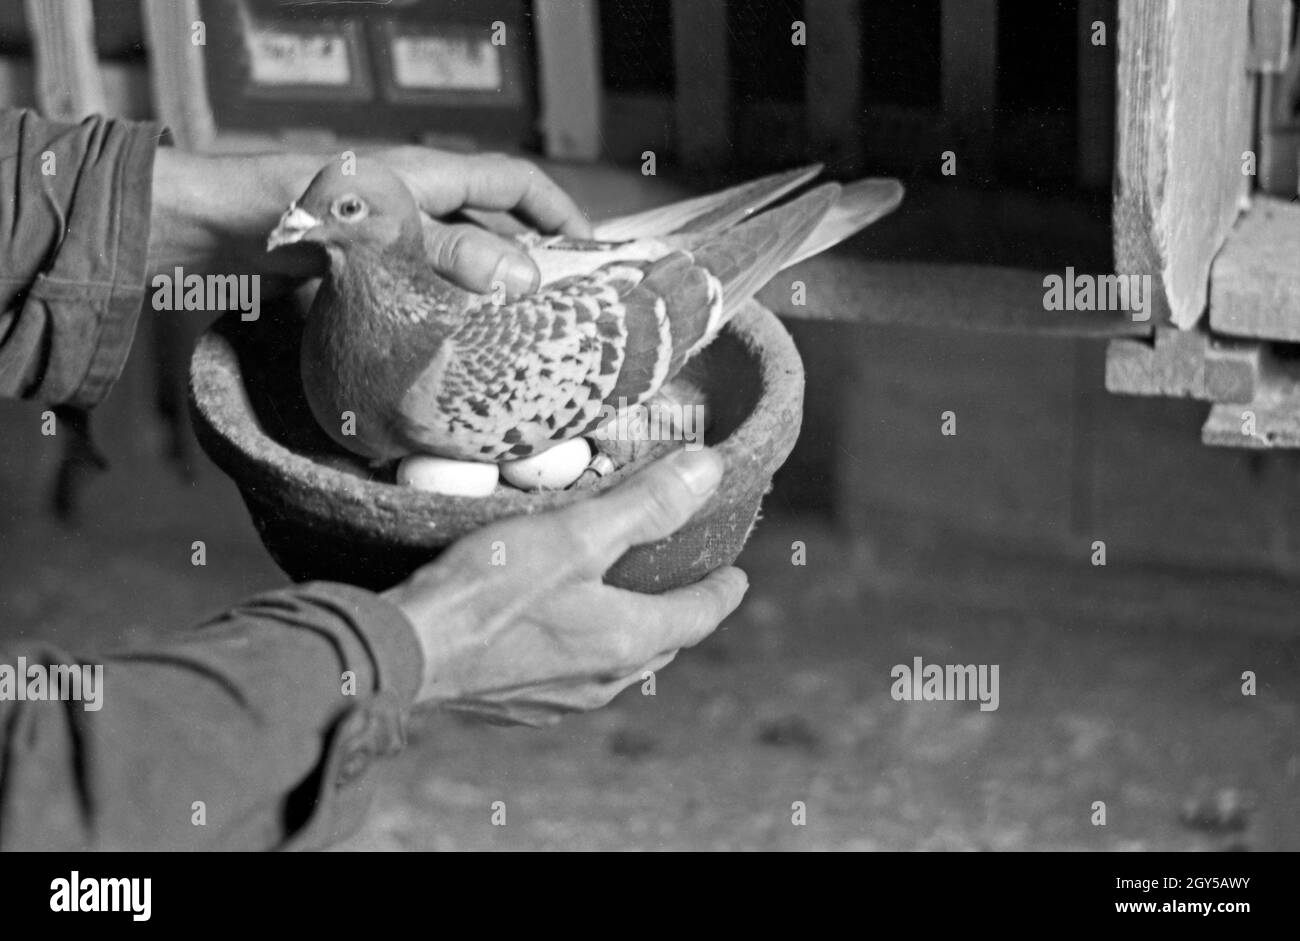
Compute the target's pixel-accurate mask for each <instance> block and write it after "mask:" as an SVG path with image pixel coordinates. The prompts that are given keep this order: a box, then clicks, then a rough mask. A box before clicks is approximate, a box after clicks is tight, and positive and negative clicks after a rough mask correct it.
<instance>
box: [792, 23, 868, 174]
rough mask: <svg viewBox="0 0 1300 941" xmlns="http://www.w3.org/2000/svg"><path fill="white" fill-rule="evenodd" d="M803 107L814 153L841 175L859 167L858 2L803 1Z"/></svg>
mask: <svg viewBox="0 0 1300 941" xmlns="http://www.w3.org/2000/svg"><path fill="white" fill-rule="evenodd" d="M804 22H805V23H806V25H807V27H808V47H807V55H806V56H805V57H804V61H805V66H804V68H805V73H806V78H807V87H806V100H805V107H806V112H807V127H808V143H809V148H810V150H811V151H812V154H813V155H816V156H817V157H818V159H820V160H822V161H824V162H825V163H827V164H828V165H829V166H831V167H832V168H834V170H835V171H836V172H839V173H853V172H856V171H858V170H859V169H861V165H862V124H863V118H862V79H861V76H862V40H861V36H862V23H861V19H860V13H859V9H858V4H857V3H853V2H846V0H805V3H804Z"/></svg>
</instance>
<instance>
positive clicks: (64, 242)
mask: <svg viewBox="0 0 1300 941" xmlns="http://www.w3.org/2000/svg"><path fill="white" fill-rule="evenodd" d="M162 134H163V131H162V129H161V128H160V127H159V126H158V125H156V124H151V123H136V122H129V121H114V120H109V119H107V118H101V117H91V118H87V119H86V120H84V121H82V122H80V123H79V124H66V123H58V122H53V121H46V120H44V119H42V118H40V117H39V116H37V115H35V114H33V113H32V112H30V111H12V110H9V111H0V148H2V149H3V150H2V151H0V395H2V396H6V397H21V398H31V399H40V400H41V401H44V402H48V403H51V404H66V405H72V406H78V407H90V406H93V405H95V404H97V403H98V402H100V401H101V400H102V399H103V398H104V396H105V395H107V393H108V390H109V388H110V387H111V386H112V384H113V382H114V381H115V380H116V379H117V377H118V376H119V375H120V374H121V372H122V367H123V364H124V363H125V361H126V354H127V351H128V350H129V349H130V347H131V340H132V337H133V336H134V333H135V326H136V321H137V319H138V317H139V314H140V308H141V305H142V303H143V298H144V282H145V265H146V262H147V254H148V245H149V213H150V208H151V206H150V199H151V194H152V179H153V158H154V152H155V149H156V147H157V144H158V142H159V140H160V137H161V136H162Z"/></svg>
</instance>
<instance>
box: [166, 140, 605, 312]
mask: <svg viewBox="0 0 1300 941" xmlns="http://www.w3.org/2000/svg"><path fill="white" fill-rule="evenodd" d="M344 157H345V155H343V154H333V155H326V154H266V155H256V156H233V155H204V154H191V153H185V152H183V151H178V150H175V149H174V148H168V147H164V148H160V149H159V151H158V153H157V156H156V158H155V164H154V180H153V212H152V220H151V221H152V226H151V231H150V239H149V265H150V271H151V272H154V271H168V272H169V271H170V270H171V269H172V268H173V267H176V266H181V267H183V268H185V269H186V271H187V273H197V274H210V273H211V274H243V273H249V274H258V275H261V276H262V289H261V293H262V296H263V297H272V296H275V295H277V294H282V293H284V292H286V291H288V290H290V289H291V288H292V287H293V286H294V285H295V284H297V283H298V282H301V281H304V280H306V279H308V278H312V277H317V276H319V275H321V274H322V273H323V272H324V264H325V260H324V257H323V256H322V255H320V254H319V253H317V252H316V251H315V250H314V249H313V248H312V247H311V246H305V245H297V246H292V245H291V246H286V247H284V248H280V249H277V250H276V251H274V252H267V251H266V237H267V235H268V233H269V232H270V231H271V229H273V228H274V227H275V224H276V222H277V221H278V220H279V218H280V215H281V214H282V213H283V212H284V210H285V208H286V207H287V206H288V205H289V203H290V202H292V201H293V200H295V199H297V198H298V197H299V196H300V195H302V193H303V191H304V190H306V188H307V184H308V183H310V182H311V179H312V177H313V176H315V174H316V171H317V170H319V169H320V168H321V166H323V165H324V163H325V162H326V161H327V160H339V159H344ZM355 159H356V160H358V161H361V160H380V161H382V162H383V163H385V164H386V165H387V166H388V167H389V169H391V170H393V171H394V172H396V173H397V175H398V176H400V177H401V178H402V180H403V182H405V183H406V185H407V186H408V187H409V188H410V190H411V192H412V194H413V195H414V196H415V198H416V201H417V202H418V203H419V205H420V208H421V209H423V210H424V211H425V212H426V213H427V214H428V215H429V216H431V217H438V218H441V217H445V216H449V215H452V214H455V213H457V212H460V211H461V210H465V209H476V210H484V211H501V212H508V213H510V214H512V215H514V216H515V217H517V218H518V219H519V220H520V221H521V222H523V223H525V224H527V225H529V226H530V227H532V228H536V229H539V230H540V231H543V232H560V233H563V234H566V235H573V236H578V237H585V236H587V235H590V233H591V227H590V225H589V224H588V222H587V219H586V217H585V216H583V214H582V212H581V211H580V210H579V209H578V207H577V206H576V205H575V204H574V202H573V200H572V199H570V198H569V197H568V196H567V195H566V194H565V193H564V191H563V190H561V189H560V188H559V187H558V186H557V185H556V184H555V183H554V182H552V181H551V179H550V178H549V177H547V176H546V174H544V173H543V172H542V171H541V170H539V169H537V167H535V166H534V165H533V164H532V163H530V162H528V161H527V160H522V159H519V158H515V157H508V156H505V155H502V154H483V155H470V154H454V153H447V152H443V151H439V150H433V149H431V148H427V147H415V146H409V147H392V148H387V149H377V150H373V151H366V150H362V151H360V152H357V153H356V154H355ZM426 236H427V237H426V242H427V246H428V250H429V256H430V263H431V264H432V265H433V267H434V268H436V269H437V270H438V271H439V272H440V273H442V274H443V275H445V276H446V277H448V278H449V279H450V280H452V281H454V282H456V283H457V284H459V285H461V287H464V288H466V289H467V290H471V291H476V292H479V293H488V292H491V291H493V290H494V289H495V286H496V283H497V282H500V283H501V284H503V285H504V287H505V291H506V292H507V293H508V294H522V293H526V292H528V291H531V290H533V289H534V288H536V286H537V282H538V279H539V275H538V271H537V266H536V265H535V264H534V263H533V262H532V260H531V259H530V258H529V257H528V255H527V254H525V253H524V252H523V251H521V250H520V249H519V247H518V246H517V245H515V244H513V243H512V242H510V241H508V240H506V239H504V238H501V237H500V236H497V235H494V234H493V233H491V232H488V231H486V230H485V229H482V228H480V227H478V226H475V225H470V224H447V223H443V222H438V221H435V219H433V218H431V219H429V220H428V221H427V224H426Z"/></svg>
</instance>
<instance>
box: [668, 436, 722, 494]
mask: <svg viewBox="0 0 1300 941" xmlns="http://www.w3.org/2000/svg"><path fill="white" fill-rule="evenodd" d="M670 460H671V462H672V468H673V470H674V471H676V472H677V476H678V477H680V478H681V479H682V483H684V484H686V489H688V490H689V491H690V492H691V493H693V494H695V495H696V496H697V497H702V496H704V495H705V494H708V493H712V492H713V491H714V489H716V488H717V486H718V482H719V481H720V480H722V470H723V464H722V458H721V457H719V456H718V453H717V452H716V451H714V450H712V449H711V448H702V449H700V450H698V451H678V452H677V453H676V454H674V455H673V456H672V458H670Z"/></svg>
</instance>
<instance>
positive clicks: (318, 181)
mask: <svg viewBox="0 0 1300 941" xmlns="http://www.w3.org/2000/svg"><path fill="white" fill-rule="evenodd" d="M350 171H351V172H350ZM420 226H421V222H420V210H419V207H418V206H417V205H416V202H415V197H414V196H412V195H411V191H410V190H409V189H407V188H406V184H405V183H403V182H402V181H401V179H400V178H399V177H398V176H397V174H395V173H393V172H392V171H391V170H389V169H388V168H387V167H385V166H383V165H382V164H380V163H378V162H377V161H357V160H352V161H342V160H332V161H330V162H329V163H328V164H326V165H325V166H324V167H323V168H322V169H321V171H320V172H319V173H317V174H316V176H315V178H313V179H312V181H311V184H310V185H309V186H308V187H307V190H306V192H304V193H303V194H302V196H300V197H299V198H298V199H297V200H295V201H294V202H293V203H290V205H289V208H288V209H287V210H286V211H285V213H284V215H283V216H281V217H280V224H279V225H277V226H276V227H275V229H274V231H272V232H271V237H270V239H268V241H267V245H266V248H267V251H271V250H273V249H276V248H279V247H280V246H282V245H293V244H297V243H308V244H315V245H319V246H320V247H321V248H323V249H325V250H326V251H327V252H328V253H329V254H330V255H331V256H333V255H334V254H335V253H336V252H338V251H341V250H344V249H351V248H355V247H368V248H373V249H375V250H377V251H383V250H384V249H388V248H390V247H392V246H394V245H396V244H398V243H400V242H401V240H402V239H403V238H408V237H410V238H414V239H416V240H417V241H416V242H415V243H413V244H418V238H419V233H420Z"/></svg>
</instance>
